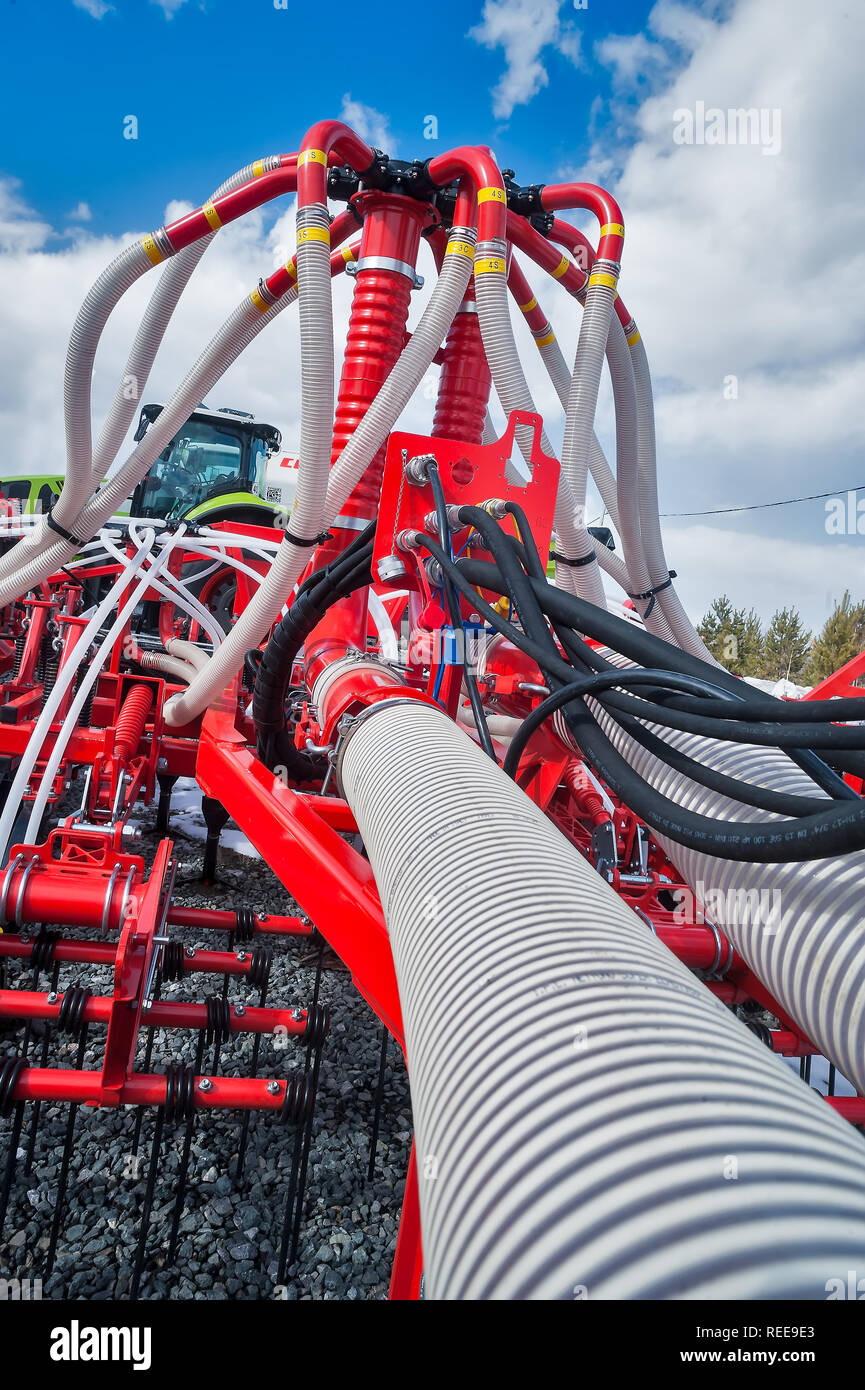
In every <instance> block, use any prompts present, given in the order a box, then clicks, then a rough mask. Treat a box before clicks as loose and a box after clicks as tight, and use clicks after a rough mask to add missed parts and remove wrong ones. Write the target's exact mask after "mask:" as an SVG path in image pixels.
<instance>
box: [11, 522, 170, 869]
mask: <svg viewBox="0 0 865 1390" xmlns="http://www.w3.org/2000/svg"><path fill="white" fill-rule="evenodd" d="M149 534H150V536H152V534H153V533H152V532H150V533H149ZM181 536H182V531H180V530H178V532H177V534H176V535H174V536H172V537H171V538H170V539H169V541H168V543H167V544H166V546H165V548H164V549H163V551H162V553H161V555H159V557H158V558H157V559H156V560H155V561H154V562H153V564H152V565H151V566H150V568H149V569H148V570H147V573H146V574H145V575H144V577H143V579H141V580H140V582H139V583H138V584H136V586H135V588H134V589H133V591H132V593H131V595H130V596H129V598H128V599H127V600H126V602H125V604H124V605H123V607H122V608H120V609H119V611H118V614H117V617H116V618H115V620H114V622H113V624H112V626H111V627H110V628H109V630H108V632H107V633H106V635H105V639H104V640H103V641H102V642H101V643H100V646H99V648H98V649H97V651H96V653H95V655H94V657H93V659H92V660H91V661H90V662H89V663H88V666H87V670H86V671H85V673H84V676H83V678H82V680H81V683H80V685H79V686H78V689H77V691H76V692H75V696H74V698H73V700H72V703H71V704H70V706H69V710H68V712H67V715H66V718H65V719H64V721H63V724H62V727H61V728H60V730H59V732H58V734H57V738H56V740H55V743H54V747H53V748H52V749H51V752H50V754H49V755H48V760H47V762H46V764H45V771H44V773H43V775H42V778H41V780H40V783H39V790H38V792H37V794H36V798H35V800H34V802H33V810H32V811H31V813H30V820H29V821H28V823H27V835H26V838H27V842H28V843H30V844H32V843H33V842H34V841H35V839H36V837H37V836H38V834H39V826H40V824H41V822H42V816H43V815H44V812H45V807H46V805H47V804H48V798H49V796H50V795H51V788H52V784H53V782H54V776H55V773H56V772H57V769H58V768H59V766H60V763H61V761H62V759H63V755H64V753H65V751H66V745H67V744H68V742H69V740H70V738H71V737H72V733H73V730H74V729H75V727H76V725H77V723H78V716H79V714H80V713H81V711H82V709H83V708H84V704H85V702H86V700H87V699H88V697H89V695H90V692H91V690H92V689H93V687H94V685H95V684H96V681H97V678H98V676H99V673H100V671H101V670H102V667H103V666H104V665H105V663H106V661H107V660H108V657H109V656H110V654H111V650H112V648H113V647H114V644H115V642H116V641H117V640H118V638H119V637H120V636H121V635H122V634H123V632H124V630H125V628H126V624H127V622H128V621H129V619H130V617H131V615H132V613H133V612H134V611H135V607H136V605H137V604H138V603H139V601H140V599H141V596H142V594H144V593H145V592H146V591H147V589H148V588H149V587H150V586H151V585H152V584H153V580H154V578H155V576H156V574H158V572H159V571H160V570H161V569H162V568H163V567H164V566H165V565H166V564H167V563H168V560H169V558H170V556H171V552H172V550H173V549H174V547H175V545H177V544H178V543H179V541H180V539H181ZM144 558H145V559H146V558H147V557H146V556H145V557H144ZM133 564H134V561H133ZM137 573H138V571H137V570H136V571H135V574H134V575H133V577H135V575H137ZM87 630H88V629H87V628H84V629H83V632H82V636H81V637H80V638H79V639H78V642H77V644H76V651H81V652H82V654H83V652H84V651H86V650H87V648H86V646H85V645H84V636H85V634H86V633H87ZM79 664H80V661H75V660H74V657H73V658H71V659H70V660H69V661H68V662H67V663H66V666H64V668H63V670H62V671H61V672H60V675H59V676H58V679H57V684H56V685H55V687H54V690H52V692H51V695H50V696H49V697H48V701H47V703H46V705H45V709H44V710H43V711H42V715H41V716H40V720H39V723H37V726H36V729H34V731H33V741H34V743H35V744H36V747H35V752H34V758H35V757H36V756H38V753H39V751H40V749H41V739H40V740H38V741H37V732H38V730H39V724H40V723H41V722H42V719H43V718H44V716H45V715H46V713H47V712H48V710H49V708H50V706H51V703H52V699H53V697H54V694H55V691H56V690H57V689H58V688H59V689H60V694H59V695H58V696H57V701H56V702H55V703H54V710H53V711H52V717H53V713H55V712H56V709H57V704H59V701H60V699H61V698H62V695H63V694H64V693H65V691H66V690H67V689H68V688H69V684H70V682H71V680H72V675H73V670H74V669H77V667H78V665H79ZM70 667H72V668H73V670H70V671H69V677H68V679H65V680H64V677H65V676H66V672H67V669H68V668H70ZM50 723H51V720H50V719H49V720H48V723H47V726H46V727H50ZM43 737H44V731H43ZM28 754H29V748H28ZM25 756H27V755H25ZM23 762H24V759H22V766H23ZM20 772H21V768H19V773H20ZM16 781H17V775H16ZM14 791H15V783H14V782H13V784H12V789H11V791H10V799H11V798H12V795H13V793H14ZM19 799H20V798H19ZM16 810H17V803H16ZM4 815H5V812H4ZM13 819H14V817H13ZM10 828H11V827H10ZM6 833H7V838H8V833H9V832H8V831H7V832H6ZM0 843H2V844H3V848H4V850H5V848H6V841H4V840H3V827H2V824H0Z"/></svg>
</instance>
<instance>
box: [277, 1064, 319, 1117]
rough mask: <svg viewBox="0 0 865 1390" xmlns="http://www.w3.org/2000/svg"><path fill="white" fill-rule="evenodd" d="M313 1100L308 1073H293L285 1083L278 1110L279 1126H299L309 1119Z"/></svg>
mask: <svg viewBox="0 0 865 1390" xmlns="http://www.w3.org/2000/svg"><path fill="white" fill-rule="evenodd" d="M313 1100H314V1092H313V1089H312V1080H311V1078H310V1075H309V1073H308V1072H295V1073H294V1075H293V1076H289V1077H288V1078H287V1080H286V1083H285V1095H284V1096H283V1098H282V1105H281V1106H280V1110H279V1123H280V1124H281V1125H299V1124H303V1122H304V1120H306V1119H308V1118H309V1114H310V1111H311V1110H312V1104H313Z"/></svg>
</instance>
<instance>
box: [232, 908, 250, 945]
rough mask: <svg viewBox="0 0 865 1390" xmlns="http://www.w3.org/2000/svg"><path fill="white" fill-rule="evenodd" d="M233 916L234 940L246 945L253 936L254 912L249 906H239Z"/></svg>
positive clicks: (238, 943) (236, 942) (237, 943)
mask: <svg viewBox="0 0 865 1390" xmlns="http://www.w3.org/2000/svg"><path fill="white" fill-rule="evenodd" d="M234 917H235V924H234V942H235V944H236V945H237V946H246V945H248V944H249V942H250V941H251V940H252V938H253V937H254V936H255V913H254V912H253V910H252V908H251V907H239V908H238V909H237V911H236V912H235V914H234Z"/></svg>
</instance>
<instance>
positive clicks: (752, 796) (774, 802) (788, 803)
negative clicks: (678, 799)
mask: <svg viewBox="0 0 865 1390" xmlns="http://www.w3.org/2000/svg"><path fill="white" fill-rule="evenodd" d="M603 704H604V709H605V710H606V711H607V713H608V714H609V715H610V716H611V717H612V718H613V719H615V721H616V723H617V724H619V725H620V726H621V728H623V729H624V730H625V733H627V734H628V735H629V736H630V737H631V738H632V739H634V740H635V741H636V742H637V743H639V744H641V745H642V747H643V748H645V749H646V751H647V752H649V753H651V754H652V755H653V756H654V757H656V758H658V760H659V761H660V762H665V763H667V764H669V766H670V767H672V768H674V769H675V771H676V772H681V773H682V774H683V775H684V776H685V777H688V778H689V779H690V780H691V781H692V782H697V783H699V784H700V785H701V786H704V787H708V788H709V790H710V791H713V792H719V793H720V795H721V796H726V797H727V798H728V799H729V800H730V801H738V802H740V803H741V804H742V805H743V806H755V807H756V808H757V809H758V810H759V811H769V812H770V813H771V814H772V815H776V816H808V815H812V814H816V813H817V812H819V811H825V809H826V806H827V804H828V803H827V801H826V799H825V797H816V796H796V795H795V794H794V793H792V792H776V791H773V790H772V788H771V787H761V786H755V785H754V784H752V783H751V782H742V781H740V780H739V778H738V777H730V776H728V775H727V773H726V772H719V771H718V770H717V768H714V767H708V766H707V765H706V764H705V763H698V762H697V761H696V760H695V759H694V758H689V757H688V755H687V753H683V752H682V751H681V749H679V748H676V747H675V746H674V745H673V744H672V743H667V742H665V740H664V739H662V738H658V736H657V734H653V733H652V731H651V729H647V728H646V727H645V725H644V724H641V723H640V721H639V719H634V718H633V717H632V716H631V715H628V714H621V713H620V712H618V711H615V710H613V709H612V708H611V706H610V704H609V702H608V701H606V700H605V701H604V702H603Z"/></svg>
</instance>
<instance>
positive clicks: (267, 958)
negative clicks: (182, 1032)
mask: <svg viewBox="0 0 865 1390" xmlns="http://www.w3.org/2000/svg"><path fill="white" fill-rule="evenodd" d="M272 964H273V953H272V952H271V951H267V950H263V949H262V948H261V947H258V948H257V949H256V950H255V951H253V955H252V964H251V966H250V971H249V973H250V977H252V976H253V975H254V976H255V982H257V983H260V985H261V990H260V992H259V996H258V1006H259V1008H260V1009H263V1008H264V1007H265V1005H266V1004H267V990H268V986H269V985H270V968H271V965H272ZM260 1051H261V1034H260V1033H256V1035H255V1037H254V1039H253V1043H252V1059H251V1061H250V1072H249V1074H250V1076H257V1075H258V1057H259V1053H260ZM250 1116H251V1112H250V1111H249V1110H245V1111H244V1112H243V1121H242V1124H241V1127H240V1143H239V1145H238V1150H237V1168H236V1170H235V1174H234V1181H235V1183H236V1184H239V1183H240V1181H241V1179H242V1177H243V1165H244V1163H245V1162H246V1146H247V1143H248V1141H249V1121H250Z"/></svg>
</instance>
